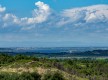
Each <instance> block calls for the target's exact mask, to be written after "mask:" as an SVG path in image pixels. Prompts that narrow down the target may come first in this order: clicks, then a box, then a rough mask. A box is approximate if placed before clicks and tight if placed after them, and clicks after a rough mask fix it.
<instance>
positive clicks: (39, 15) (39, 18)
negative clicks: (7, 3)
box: [0, 1, 51, 27]
mask: <svg viewBox="0 0 108 80" xmlns="http://www.w3.org/2000/svg"><path fill="white" fill-rule="evenodd" d="M35 5H36V6H37V7H38V9H34V10H33V15H32V17H31V18H28V17H24V18H18V17H17V16H15V15H14V14H9V13H4V14H1V15H2V20H3V22H4V25H3V27H8V26H10V25H13V24H16V25H19V26H22V27H25V26H28V25H34V24H37V23H42V22H44V21H46V20H47V18H48V16H49V15H50V13H51V12H50V11H51V10H50V7H49V6H48V5H47V4H44V3H43V2H41V1H38V2H36V3H35ZM5 9H6V8H5V7H1V6H0V12H4V11H5Z"/></svg>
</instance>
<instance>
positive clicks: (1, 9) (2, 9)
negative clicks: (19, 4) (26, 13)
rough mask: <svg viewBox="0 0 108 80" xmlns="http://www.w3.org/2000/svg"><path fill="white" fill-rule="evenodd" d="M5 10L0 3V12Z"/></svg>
mask: <svg viewBox="0 0 108 80" xmlns="http://www.w3.org/2000/svg"><path fill="white" fill-rule="evenodd" d="M5 10H6V8H5V7H2V6H1V5H0V13H1V12H4V11H5Z"/></svg>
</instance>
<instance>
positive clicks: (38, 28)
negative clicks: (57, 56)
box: [0, 0, 108, 47]
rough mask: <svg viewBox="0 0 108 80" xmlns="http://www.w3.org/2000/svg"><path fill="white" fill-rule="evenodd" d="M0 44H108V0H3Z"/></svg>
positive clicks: (42, 45)
mask: <svg viewBox="0 0 108 80" xmlns="http://www.w3.org/2000/svg"><path fill="white" fill-rule="evenodd" d="M0 5H1V6H0V19H1V20H0V47H81V46H82V47H84V46H85V47H86V46H87V47H88V46H108V45H107V44H108V42H107V41H108V38H107V36H108V27H107V25H108V0H68V1H67V0H40V1H39V0H0Z"/></svg>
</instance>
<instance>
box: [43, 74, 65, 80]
mask: <svg viewBox="0 0 108 80" xmlns="http://www.w3.org/2000/svg"><path fill="white" fill-rule="evenodd" d="M43 80H65V79H64V77H63V75H62V74H61V73H59V72H54V73H46V74H45V75H44V77H43Z"/></svg>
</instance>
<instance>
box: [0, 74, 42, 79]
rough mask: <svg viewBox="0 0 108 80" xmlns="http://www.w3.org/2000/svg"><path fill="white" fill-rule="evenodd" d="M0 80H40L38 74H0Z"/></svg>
mask: <svg viewBox="0 0 108 80" xmlns="http://www.w3.org/2000/svg"><path fill="white" fill-rule="evenodd" d="M0 80H41V76H40V75H39V74H38V73H22V74H16V73H14V74H8V73H2V74H0Z"/></svg>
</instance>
